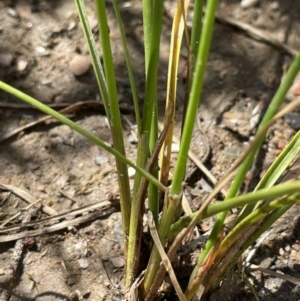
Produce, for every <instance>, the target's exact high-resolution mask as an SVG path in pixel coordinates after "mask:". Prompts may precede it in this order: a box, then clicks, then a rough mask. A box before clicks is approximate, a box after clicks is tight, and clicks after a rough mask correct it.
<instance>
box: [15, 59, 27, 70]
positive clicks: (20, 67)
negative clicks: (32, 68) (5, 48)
mask: <svg viewBox="0 0 300 301" xmlns="http://www.w3.org/2000/svg"><path fill="white" fill-rule="evenodd" d="M27 64H28V62H27V61H25V60H19V61H18V63H17V69H18V71H20V72H22V71H24V70H25V69H26V67H27Z"/></svg>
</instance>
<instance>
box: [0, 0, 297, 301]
mask: <svg viewBox="0 0 300 301" xmlns="http://www.w3.org/2000/svg"><path fill="white" fill-rule="evenodd" d="M95 2H96V9H97V17H98V24H99V36H100V41H101V47H102V57H103V64H102V63H101V62H100V59H99V54H98V53H97V51H96V46H95V41H94V38H93V34H92V31H91V29H90V26H89V23H88V20H87V14H86V11H85V5H84V1H83V0H75V3H76V5H77V9H78V14H79V17H80V21H81V24H82V28H83V32H84V35H85V38H86V43H87V46H88V48H89V52H90V56H91V58H92V62H93V68H94V71H95V75H96V79H97V82H98V85H99V90H100V93H101V97H102V101H103V103H104V106H105V110H106V115H107V118H108V121H109V124H110V128H111V133H112V138H113V147H112V146H109V145H107V144H106V143H105V142H103V141H101V140H100V139H99V138H98V137H96V136H94V135H93V134H92V133H90V132H88V131H86V130H85V129H83V128H82V127H80V126H79V125H78V124H76V123H75V122H73V121H71V120H69V119H68V118H66V117H64V116H62V115H61V114H59V113H58V112H56V111H54V110H52V109H51V108H49V107H47V106H46V105H44V104H42V103H40V102H39V101H37V100H35V99H34V98H32V97H30V96H28V95H26V94H24V93H23V92H21V91H18V90H16V89H14V88H13V87H11V86H9V85H7V84H5V83H3V82H0V88H1V89H3V90H5V91H6V92H8V93H10V94H12V95H14V96H16V97H17V98H19V99H20V100H22V101H24V102H27V103H29V104H30V105H32V106H34V107H36V108H38V109H39V110H41V111H42V112H44V113H45V114H48V115H51V116H53V117H54V118H56V119H57V120H59V121H61V122H62V123H64V124H66V125H68V126H70V127H71V128H73V129H74V130H76V131H77V132H79V133H81V134H82V135H83V136H85V137H86V138H88V139H89V140H91V141H92V142H93V143H95V144H97V145H99V146H100V147H102V148H103V149H105V150H106V151H108V152H110V153H111V154H113V155H114V156H115V158H116V166H117V172H118V181H119V187H120V205H121V212H122V225H123V235H124V255H125V257H126V276H125V282H126V286H127V287H130V286H131V285H132V284H133V282H134V281H135V279H137V277H138V275H139V274H140V272H141V270H140V262H139V259H140V257H141V256H140V252H141V240H142V235H143V227H142V221H143V215H144V213H145V212H146V211H147V210H149V214H150V215H149V216H150V220H149V226H150V227H149V228H150V230H151V234H152V236H153V239H154V243H153V248H152V251H151V254H150V257H149V261H148V263H147V268H146V271H145V274H144V278H143V281H142V282H141V285H140V286H139V287H138V289H139V298H140V300H152V299H153V298H154V297H155V294H156V293H157V290H158V288H159V286H160V284H161V282H162V280H163V277H164V275H165V272H166V270H168V272H169V273H170V275H171V279H172V281H173V284H174V286H175V289H176V292H177V294H178V296H179V298H180V300H191V299H192V298H193V296H194V295H195V294H196V292H197V295H198V296H201V295H202V294H203V293H205V292H207V291H209V290H211V289H213V288H214V287H215V285H216V284H217V283H218V282H219V281H220V279H221V278H222V277H223V276H224V274H225V272H226V270H228V269H229V268H230V267H231V266H232V265H233V264H234V263H236V261H237V259H238V258H239V257H240V256H241V254H242V252H243V250H245V249H246V248H247V247H248V246H250V245H251V244H252V243H253V242H254V241H255V240H256V239H257V238H258V237H259V236H260V235H261V234H262V233H263V232H264V231H266V230H267V229H268V227H270V225H271V224H272V223H274V221H276V220H277V219H278V218H279V217H280V216H281V215H282V214H283V213H284V212H285V211H286V210H288V209H289V208H290V207H291V206H292V205H293V204H294V203H296V202H299V201H300V198H299V193H300V182H299V181H294V182H289V183H284V184H280V185H276V182H277V181H278V179H279V178H280V177H281V175H282V174H283V173H284V172H285V171H286V170H287V169H288V167H289V165H290V164H291V162H293V160H294V159H295V158H296V156H297V155H298V154H299V148H300V136H299V135H300V134H299V133H298V134H297V135H296V136H295V137H294V138H293V140H292V141H290V143H289V145H288V146H287V147H286V148H285V150H284V151H283V152H282V154H281V155H280V156H278V158H277V159H276V160H275V162H274V163H273V165H272V166H271V167H270V168H269V170H268V172H267V173H266V174H265V176H264V177H263V179H262V180H261V182H260V183H259V184H258V185H257V187H256V189H255V190H254V191H253V192H251V193H248V194H244V195H239V196H238V191H239V189H240V187H241V185H242V183H243V181H244V178H245V175H246V172H247V171H248V170H249V168H250V167H251V165H252V163H253V160H254V158H255V155H256V154H257V151H258V150H259V148H260V147H261V145H262V143H263V141H264V138H265V135H266V132H267V130H268V128H269V126H270V125H271V124H272V123H273V122H274V121H275V120H276V119H278V118H280V117H282V116H283V115H284V114H285V113H287V112H288V111H290V110H291V109H292V108H293V107H295V106H296V105H298V104H299V102H300V101H299V99H298V100H296V101H295V102H293V103H292V104H290V105H289V106H287V108H285V109H282V110H280V107H281V105H282V104H283V101H284V99H285V95H286V93H287V91H288V90H289V88H290V87H291V85H292V83H293V80H294V78H295V76H296V75H297V73H298V71H299V68H300V56H299V55H297V56H296V57H295V59H294V61H293V63H292V65H291V67H290V68H289V70H288V72H287V74H286V77H285V79H284V80H283V82H282V83H281V85H280V87H279V88H278V91H277V93H276V94H275V96H274V98H273V100H272V102H271V104H270V106H269V108H268V110H267V112H266V114H265V115H264V118H263V120H262V121H261V123H260V126H259V128H258V131H257V134H256V136H255V139H254V141H253V142H252V143H251V144H250V145H249V147H248V148H246V150H245V151H244V152H243V153H242V154H241V156H240V157H238V158H237V160H236V162H235V164H234V165H233V166H232V168H231V169H230V170H229V171H228V173H227V174H226V175H225V176H224V177H223V179H221V180H220V182H219V183H218V184H217V185H216V186H215V189H214V190H213V192H212V193H211V195H210V196H209V197H208V198H207V199H206V200H205V201H204V203H203V205H202V206H201V208H200V209H199V210H198V211H197V212H194V213H193V214H192V215H190V216H183V217H182V216H181V203H182V192H183V189H184V185H183V182H184V179H185V171H186V165H187V161H188V152H189V148H190V144H191V138H192V132H193V127H194V123H195V119H196V116H197V112H198V108H199V105H200V104H201V90H202V87H203V82H204V75H205V70H206V63H207V60H208V55H209V50H210V44H211V39H212V34H213V28H214V20H215V12H216V9H217V5H218V1H217V0H210V1H207V4H206V7H205V13H204V9H203V8H204V6H203V1H202V0H196V1H195V3H194V17H193V25H192V27H191V30H188V28H187V25H186V18H187V11H188V9H189V7H190V3H189V0H179V1H178V3H177V9H176V12H175V15H174V19H173V26H172V37H171V41H170V49H171V50H170V59H169V70H168V83H167V87H166V90H167V98H166V109H165V116H164V128H163V130H162V131H161V133H159V131H158V113H157V106H158V105H157V81H158V63H159V51H160V38H161V31H162V22H163V11H164V6H163V1H155V0H143V26H144V50H145V66H144V69H145V82H146V87H145V99H144V101H143V111H142V113H140V111H139V105H138V98H137V93H136V87H135V81H134V76H133V70H132V64H131V59H130V55H129V51H128V49H127V42H126V37H125V33H124V29H123V23H122V20H121V15H120V12H119V8H118V4H117V1H116V0H113V1H112V2H113V8H114V11H115V16H116V19H117V21H118V24H119V28H120V32H121V36H122V41H123V49H124V53H125V57H126V63H127V68H128V74H129V78H130V84H131V91H132V98H133V102H134V108H135V118H136V124H137V136H138V146H137V157H136V162H135V163H133V162H131V161H130V160H128V159H127V157H126V152H125V147H124V139H123V133H122V125H121V118H120V110H119V105H118V97H117V95H118V94H117V86H116V76H115V72H114V62H113V56H112V51H111V44H110V37H109V28H108V23H107V13H106V4H105V1H104V0H96V1H95ZM183 38H184V39H185V40H186V45H188V50H189V51H188V53H189V54H188V70H189V72H188V74H189V76H188V78H187V84H186V99H185V110H184V111H185V113H184V116H182V133H181V141H180V150H179V153H178V159H177V161H176V165H175V168H174V173H173V179H172V183H171V185H170V186H169V187H168V181H169V171H170V158H171V146H172V138H173V131H174V123H175V116H176V111H175V108H176V94H177V93H176V90H177V78H178V61H179V55H180V48H181V42H182V39H183ZM278 112H279V113H278ZM276 114H277V115H276ZM158 158H159V159H158ZM128 166H131V167H133V168H135V169H136V176H135V181H134V186H133V189H132V191H131V190H130V186H129V177H128ZM228 182H230V183H231V186H230V189H229V192H228V194H227V197H226V199H225V200H224V201H223V202H220V203H217V204H211V202H212V201H213V200H214V198H215V196H216V195H217V193H218V192H219V191H220V189H221V188H222V187H223V186H224V184H225V183H228ZM146 198H147V199H148V202H147V204H148V205H147V208H146V206H145V203H146V202H145V200H146ZM161 201H163V208H162V212H161V217H160V218H159V214H160V212H159V208H160V207H159V204H160V202H161ZM237 207H238V208H241V211H240V214H239V215H238V216H237V219H236V222H235V223H234V226H233V227H232V229H230V231H229V232H228V233H226V234H225V233H224V220H225V218H226V217H227V215H228V212H229V210H230V209H232V208H237ZM213 215H217V220H216V223H215V225H214V227H213V230H212V232H211V235H210V237H209V239H208V241H207V242H206V244H205V247H204V248H203V250H202V253H201V255H200V257H199V260H198V263H197V265H196V266H195V269H194V271H193V272H192V274H191V277H190V280H189V283H188V286H187V288H186V290H185V293H183V292H182V289H181V288H180V286H179V285H178V283H177V281H176V275H174V273H173V270H172V267H171V262H172V260H173V258H174V256H175V254H176V251H177V250H178V248H179V246H180V245H181V243H182V241H183V239H184V238H185V237H187V236H188V235H190V233H191V230H193V228H194V227H195V226H196V225H197V223H199V222H200V221H202V220H204V219H205V218H207V217H210V216H213ZM166 253H167V255H166ZM162 258H163V264H161V263H162Z"/></svg>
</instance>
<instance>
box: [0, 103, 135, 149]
mask: <svg viewBox="0 0 300 301" xmlns="http://www.w3.org/2000/svg"><path fill="white" fill-rule="evenodd" d="M49 107H52V108H61V107H63V108H64V109H62V110H60V111H59V113H61V114H65V113H70V112H76V111H79V110H80V109H84V108H95V107H96V108H99V107H100V108H103V103H102V102H100V101H96V100H88V101H79V102H76V103H74V104H71V105H70V104H56V105H49ZM0 108H11V109H24V108H26V109H34V108H33V107H31V106H27V105H20V104H7V103H3V102H2V103H0ZM120 110H122V111H124V112H132V110H133V109H132V108H131V107H125V106H122V107H120ZM52 118H53V117H52V116H44V117H41V118H39V119H38V120H36V121H32V122H30V123H28V124H25V125H24V126H21V127H19V128H17V129H15V130H13V131H11V132H9V133H7V134H5V135H3V136H2V137H0V143H1V142H3V141H5V140H7V139H9V138H11V137H13V136H15V135H16V134H18V133H20V132H22V131H24V130H26V129H28V128H31V127H33V126H36V125H38V124H40V123H43V122H45V121H47V120H50V119H52Z"/></svg>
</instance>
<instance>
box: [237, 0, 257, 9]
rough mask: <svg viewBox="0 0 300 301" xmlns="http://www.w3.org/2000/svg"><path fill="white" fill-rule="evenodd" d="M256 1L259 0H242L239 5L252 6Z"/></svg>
mask: <svg viewBox="0 0 300 301" xmlns="http://www.w3.org/2000/svg"><path fill="white" fill-rule="evenodd" d="M258 1H259V0H242V1H241V7H243V8H248V7H251V6H254V5H255V4H257V3H258Z"/></svg>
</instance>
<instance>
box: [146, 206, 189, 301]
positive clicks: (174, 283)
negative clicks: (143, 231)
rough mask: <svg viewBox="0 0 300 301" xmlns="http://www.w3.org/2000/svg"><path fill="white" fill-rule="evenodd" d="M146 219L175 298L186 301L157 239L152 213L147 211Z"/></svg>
mask: <svg viewBox="0 0 300 301" xmlns="http://www.w3.org/2000/svg"><path fill="white" fill-rule="evenodd" d="M147 218H148V225H149V229H150V233H151V236H152V238H153V241H154V243H155V245H156V247H157V250H158V252H159V255H160V257H161V259H162V263H163V264H164V266H165V268H166V270H167V272H168V273H169V275H170V279H171V281H172V284H173V286H174V288H175V291H176V293H177V296H178V298H179V300H180V301H186V298H185V296H184V293H183V291H182V290H181V287H180V285H179V283H178V281H177V278H176V275H175V273H174V270H173V268H172V264H171V262H170V259H169V258H168V256H167V254H166V252H165V250H164V248H163V246H162V244H161V241H160V239H159V236H158V233H157V230H156V227H155V223H154V220H153V214H152V212H151V211H150V210H149V211H148V215H147Z"/></svg>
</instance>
